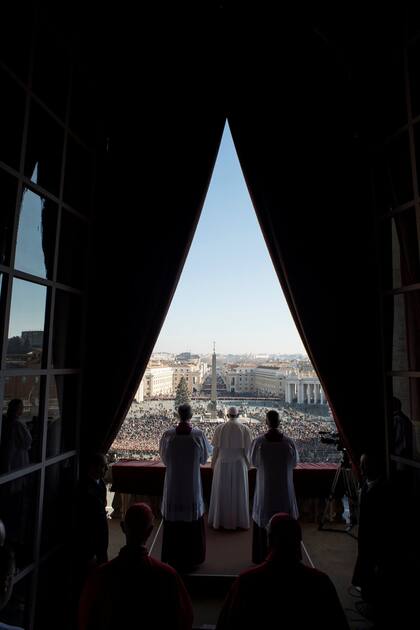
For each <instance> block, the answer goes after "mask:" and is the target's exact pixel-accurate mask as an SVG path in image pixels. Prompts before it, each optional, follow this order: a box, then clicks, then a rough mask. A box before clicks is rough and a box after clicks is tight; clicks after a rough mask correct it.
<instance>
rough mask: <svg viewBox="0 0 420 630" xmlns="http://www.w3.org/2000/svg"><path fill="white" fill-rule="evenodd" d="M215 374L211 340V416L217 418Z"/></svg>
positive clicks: (214, 358)
mask: <svg viewBox="0 0 420 630" xmlns="http://www.w3.org/2000/svg"><path fill="white" fill-rule="evenodd" d="M216 409H217V374H216V342H215V341H213V356H212V360H211V417H212V418H217V413H216Z"/></svg>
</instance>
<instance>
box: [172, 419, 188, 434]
mask: <svg viewBox="0 0 420 630" xmlns="http://www.w3.org/2000/svg"><path fill="white" fill-rule="evenodd" d="M175 431H176V433H177V434H178V435H189V434H190V433H191V431H192V426H191V425H190V423H189V422H180V423H179V424H177V425H176V428H175Z"/></svg>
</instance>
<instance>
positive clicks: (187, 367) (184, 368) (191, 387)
mask: <svg viewBox="0 0 420 630" xmlns="http://www.w3.org/2000/svg"><path fill="white" fill-rule="evenodd" d="M172 370H173V391H174V392H176V388H177V387H178V384H179V381H180V380H181V378H185V382H186V383H187V387H188V391H189V393H190V394H196V393H198V392H199V391H200V386H201V383H202V380H203V373H202V369H201V366H200V365H197V364H194V363H193V364H187V363H182V364H181V365H177V364H175V365H173V367H172Z"/></svg>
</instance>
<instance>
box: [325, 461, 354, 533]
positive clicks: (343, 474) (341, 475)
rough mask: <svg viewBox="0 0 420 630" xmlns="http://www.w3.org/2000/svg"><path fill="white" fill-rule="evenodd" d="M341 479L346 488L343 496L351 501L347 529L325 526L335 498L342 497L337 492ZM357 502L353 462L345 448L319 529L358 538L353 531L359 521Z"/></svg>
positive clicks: (343, 486)
mask: <svg viewBox="0 0 420 630" xmlns="http://www.w3.org/2000/svg"><path fill="white" fill-rule="evenodd" d="M340 481H341V482H342V488H343V490H344V492H343V496H346V497H347V499H348V502H349V512H350V523H349V525H348V526H347V527H346V528H345V529H340V528H339V527H336V528H334V527H325V526H324V525H325V522H326V520H327V514H328V512H329V511H330V510H331V507H332V504H333V501H334V499H336V498H341V497H340V495H338V494H337V486H338V487H340V486H339V483H340ZM357 504H358V488H357V482H356V480H355V478H354V476H353V472H352V469H351V463H350V460H349V457H348V454H347V452H346V451H345V450H344V451H343V457H342V459H341V462H340V465H339V466H338V468H337V470H336V473H335V475H334V480H333V482H332V485H331V489H330V492H329V495H328V499H327V501H326V503H325V508H324V511H323V513H322V516H321V520H320V522H319V526H318V530H323V531H324V532H341V533H343V534H349V535H350V536H352V537H353V538H357V536H356V535H355V534H353V532H352V531H351V530H352V529H353V527H354V526H355V525H356V523H357V516H356V510H357Z"/></svg>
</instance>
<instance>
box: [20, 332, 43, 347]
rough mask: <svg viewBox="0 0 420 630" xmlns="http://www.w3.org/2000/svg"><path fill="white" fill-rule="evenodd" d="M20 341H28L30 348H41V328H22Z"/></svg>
mask: <svg viewBox="0 0 420 630" xmlns="http://www.w3.org/2000/svg"><path fill="white" fill-rule="evenodd" d="M21 338H22V341H23V342H25V341H28V342H29V343H30V344H31V346H32V348H42V344H43V339H44V331H43V330H23V331H22V334H21Z"/></svg>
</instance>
